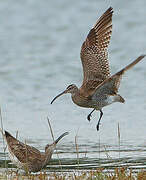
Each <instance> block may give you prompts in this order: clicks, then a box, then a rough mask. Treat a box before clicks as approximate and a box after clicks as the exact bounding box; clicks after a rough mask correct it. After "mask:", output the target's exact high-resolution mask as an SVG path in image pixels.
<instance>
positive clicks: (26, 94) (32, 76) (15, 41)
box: [0, 0, 146, 168]
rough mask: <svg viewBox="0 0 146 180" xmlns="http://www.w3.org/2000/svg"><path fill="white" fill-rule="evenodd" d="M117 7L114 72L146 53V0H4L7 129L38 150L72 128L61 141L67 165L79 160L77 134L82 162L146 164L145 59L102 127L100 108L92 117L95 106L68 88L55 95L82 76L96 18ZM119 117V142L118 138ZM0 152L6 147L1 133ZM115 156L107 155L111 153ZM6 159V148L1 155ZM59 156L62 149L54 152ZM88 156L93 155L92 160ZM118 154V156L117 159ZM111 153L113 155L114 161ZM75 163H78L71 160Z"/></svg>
mask: <svg viewBox="0 0 146 180" xmlns="http://www.w3.org/2000/svg"><path fill="white" fill-rule="evenodd" d="M109 6H112V7H113V8H114V15H113V34H112V39H111V43H110V47H109V60H110V64H111V71H112V73H114V72H116V71H117V70H119V69H120V68H121V67H123V66H125V65H127V64H128V63H130V62H131V61H132V60H134V59H135V58H136V57H137V56H139V55H140V54H144V53H146V39H145V34H146V23H145V17H146V11H145V7H146V1H145V0H141V1H139V0H133V1H126V0H124V1H121V2H120V1H118V2H111V3H109V2H108V3H105V2H103V1H95V0H93V1H92V3H91V1H89V0H86V1H84V2H83V1H81V0H80V1H72V2H71V1H67V0H62V1H57V0H55V1H52V2H51V1H44V2H43V3H42V2H41V1H35V0H30V1H29V0H25V1H12V0H5V1H1V2H0V14H1V18H0V19H1V26H0V47H1V48H0V56H1V60H0V84H1V88H0V89H1V91H0V94H1V96H0V102H1V108H2V116H3V124H4V128H5V129H7V130H8V131H9V132H11V133H12V134H13V135H15V134H16V131H17V130H18V132H19V138H20V140H22V141H24V140H26V141H27V142H28V143H29V144H30V145H33V146H35V147H37V148H38V149H40V150H43V149H44V146H45V145H46V144H47V143H50V142H52V138H51V134H50V131H49V128H48V123H47V118H46V117H47V116H48V117H49V119H50V121H51V124H52V128H53V131H54V135H55V137H57V136H59V135H60V134H61V133H63V132H64V131H69V132H70V134H69V135H68V136H66V137H65V138H64V139H62V141H61V142H60V143H59V145H58V151H59V152H62V153H61V154H60V155H59V157H60V158H61V159H66V160H67V162H68V163H67V164H68V165H69V164H70V162H72V161H73V160H76V158H77V154H76V149H75V135H76V134H77V136H78V138H77V140H78V145H79V152H80V154H79V157H80V158H83V159H82V162H83V168H86V167H87V168H89V167H90V168H92V167H96V166H99V165H100V164H103V165H104V164H106V165H107V166H114V164H117V162H118V163H119V164H121V163H123V164H125V163H127V164H128V165H130V166H133V165H136V166H137V167H142V168H144V167H145V163H144V158H145V156H146V93H145V89H146V58H145V59H143V61H142V62H140V63H139V64H137V65H136V66H135V67H134V68H133V69H131V70H130V71H128V72H127V73H126V74H125V76H124V78H123V81H122V83H121V87H120V94H121V95H122V96H123V97H124V98H125V100H126V103H125V104H124V105H123V104H120V103H115V104H113V105H111V106H108V107H106V108H104V110H103V111H104V116H103V118H102V121H101V123H102V124H101V126H100V131H99V132H97V131H96V123H97V120H98V118H99V112H95V113H94V114H93V115H92V119H91V122H90V123H89V122H88V121H87V119H86V117H87V115H88V114H89V112H90V109H84V108H80V107H77V106H76V105H74V104H73V103H72V101H71V98H70V95H65V96H62V97H60V98H59V99H58V100H57V101H56V102H54V104H53V105H50V102H51V100H52V99H53V98H54V96H56V95H57V94H58V93H60V92H61V91H63V90H64V89H65V88H66V86H68V85H69V84H72V83H75V84H77V85H78V86H80V85H81V83H82V67H81V62H80V47H81V44H82V42H83V41H84V39H85V37H86V35H87V33H88V31H89V30H90V28H91V27H92V25H93V24H94V23H95V21H96V19H97V18H98V17H100V16H101V14H102V13H103V12H104V11H105V10H106V9H107V8H108V7H109ZM118 123H119V125H120V134H121V142H120V147H119V142H118ZM0 143H1V146H0V152H3V145H2V138H1V137H0ZM107 156H109V157H107ZM0 157H1V159H3V155H0ZM53 158H54V159H57V156H56V154H54V155H53ZM84 158H87V161H86V159H85V161H84ZM119 158H120V160H121V161H120V162H119ZM108 160H109V161H108ZM72 167H73V168H74V166H72Z"/></svg>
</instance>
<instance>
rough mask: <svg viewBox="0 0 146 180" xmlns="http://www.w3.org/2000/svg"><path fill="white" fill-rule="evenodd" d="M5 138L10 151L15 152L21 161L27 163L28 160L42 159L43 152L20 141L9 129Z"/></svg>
mask: <svg viewBox="0 0 146 180" xmlns="http://www.w3.org/2000/svg"><path fill="white" fill-rule="evenodd" d="M5 138H6V141H7V144H8V148H9V151H10V153H11V154H14V155H15V156H16V158H17V159H18V160H19V161H20V162H21V163H27V162H28V161H31V162H32V161H35V162H37V161H40V160H41V153H40V151H39V150H37V149H36V148H34V147H32V146H28V145H26V144H24V143H22V142H20V141H19V140H17V139H16V138H14V137H13V136H12V135H11V134H10V133H9V132H7V131H5Z"/></svg>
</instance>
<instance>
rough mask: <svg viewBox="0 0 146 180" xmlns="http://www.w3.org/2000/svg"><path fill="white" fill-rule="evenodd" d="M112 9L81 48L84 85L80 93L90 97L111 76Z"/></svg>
mask: <svg viewBox="0 0 146 180" xmlns="http://www.w3.org/2000/svg"><path fill="white" fill-rule="evenodd" d="M112 14H113V9H112V8H111V7H110V8H109V9H107V11H106V12H105V13H104V14H103V15H102V16H101V17H100V18H99V20H98V21H97V22H96V24H95V25H94V27H93V28H92V29H91V30H90V32H89V34H88V36H87V38H86V40H85V41H84V43H83V45H82V48H81V61H82V66H83V73H84V78H83V83H82V86H81V88H80V92H81V93H82V94H83V95H84V96H90V95H91V94H92V93H93V92H94V90H95V88H96V87H97V86H98V85H99V84H100V83H102V82H103V81H104V80H105V79H106V78H108V77H109V76H110V70H109V63H108V53H107V48H108V45H109V42H110V38H111V34H112Z"/></svg>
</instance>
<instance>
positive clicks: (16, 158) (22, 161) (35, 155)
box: [3, 131, 69, 172]
mask: <svg viewBox="0 0 146 180" xmlns="http://www.w3.org/2000/svg"><path fill="white" fill-rule="evenodd" d="M68 134H69V133H68V132H65V133H63V134H62V135H61V136H60V137H59V138H57V139H56V140H55V141H54V142H53V143H52V144H50V145H49V144H47V145H46V147H45V152H43V153H42V152H40V151H39V150H37V149H36V148H34V147H32V146H29V145H27V144H24V143H22V142H20V141H18V140H17V139H16V138H14V137H13V136H12V135H11V134H10V133H9V132H7V131H5V134H3V136H4V138H5V139H6V142H7V145H8V150H9V155H10V159H11V161H12V162H13V163H14V164H15V165H16V166H17V167H18V168H21V169H24V170H25V171H26V172H37V171H40V170H41V169H42V168H43V167H45V166H46V165H47V163H48V162H49V161H50V159H51V156H52V154H53V151H54V149H55V147H56V144H57V143H58V142H59V140H60V139H61V138H63V137H64V136H66V135H68Z"/></svg>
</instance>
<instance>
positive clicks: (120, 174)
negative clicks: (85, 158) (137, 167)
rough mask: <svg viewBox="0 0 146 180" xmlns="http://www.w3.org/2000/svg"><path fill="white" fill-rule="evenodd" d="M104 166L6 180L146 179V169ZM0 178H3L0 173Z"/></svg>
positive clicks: (17, 176) (20, 176) (21, 176)
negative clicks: (135, 170) (107, 167)
mask: <svg viewBox="0 0 146 180" xmlns="http://www.w3.org/2000/svg"><path fill="white" fill-rule="evenodd" d="M104 170H105V169H104V168H98V169H96V170H90V171H79V172H78V173H73V172H70V173H69V172H58V173H57V172H53V173H50V174H48V173H46V172H40V173H39V174H30V175H27V176H23V175H18V174H15V175H13V177H11V174H9V175H8V176H7V180H19V179H21V180H146V171H140V172H137V173H135V172H134V173H133V171H132V169H126V168H124V167H122V168H115V169H114V171H113V172H108V173H106V172H105V171H104ZM0 179H5V178H4V177H3V176H2V175H0Z"/></svg>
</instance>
